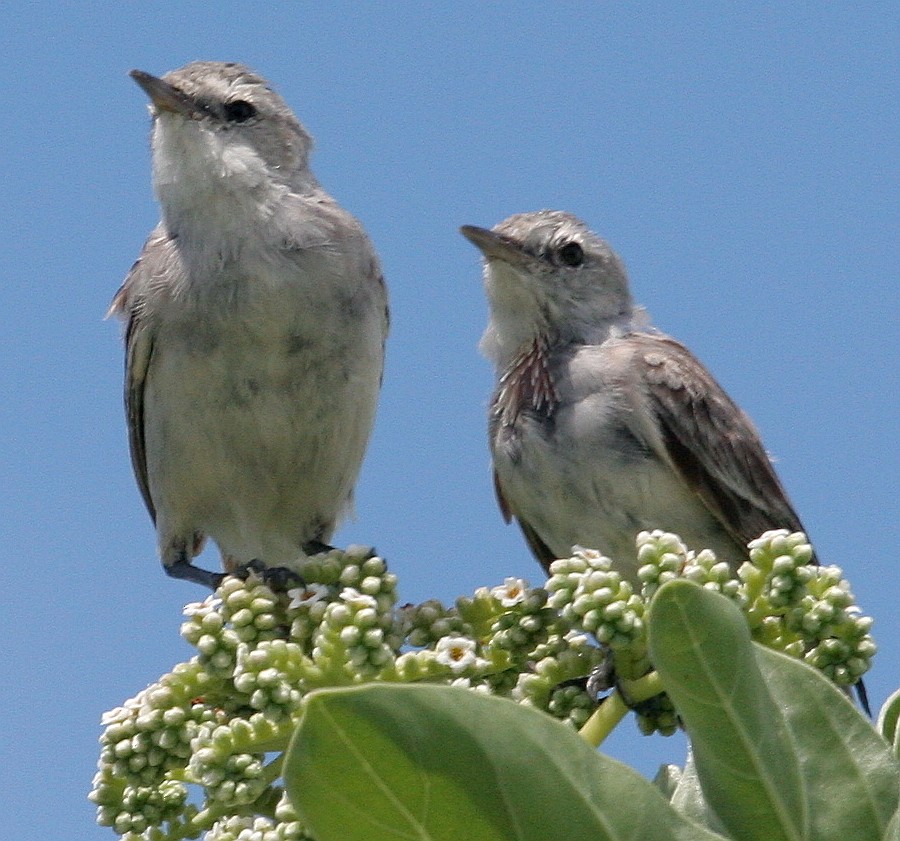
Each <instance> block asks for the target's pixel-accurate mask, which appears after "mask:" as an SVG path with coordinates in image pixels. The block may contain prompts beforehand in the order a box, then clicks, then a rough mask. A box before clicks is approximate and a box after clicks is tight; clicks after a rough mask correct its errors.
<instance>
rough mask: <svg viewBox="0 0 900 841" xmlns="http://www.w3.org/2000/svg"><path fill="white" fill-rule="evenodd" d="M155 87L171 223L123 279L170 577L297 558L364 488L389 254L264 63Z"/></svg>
mask: <svg viewBox="0 0 900 841" xmlns="http://www.w3.org/2000/svg"><path fill="white" fill-rule="evenodd" d="M131 76H132V78H133V79H134V80H135V81H136V82H137V83H138V84H139V85H140V86H141V88H143V89H144V91H145V92H146V93H147V95H148V96H149V97H150V101H151V105H150V112H151V115H152V118H153V125H152V133H151V146H152V155H153V183H154V188H155V192H156V195H157V197H158V199H159V203H160V205H161V210H162V220H161V221H160V223H159V225H157V227H156V228H155V229H154V230H153V232H152V233H151V234H150V237H149V239H148V240H147V242H146V244H145V245H144V249H143V251H142V252H141V255H140V257H139V258H138V260H137V262H136V263H135V264H134V266H133V267H132V268H131V271H130V272H129V273H128V276H127V277H126V279H125V283H124V284H123V285H122V287H121V289H120V290H119V291H118V293H117V294H116V296H115V298H114V300H113V303H112V306H111V308H110V313H111V314H115V315H117V316H120V317H121V318H122V319H124V320H125V323H126V331H125V336H126V339H125V341H126V373H125V405H126V413H127V418H128V434H129V443H130V449H131V460H132V464H133V466H134V472H135V476H136V478H137V483H138V486H139V487H140V490H141V494H142V495H143V498H144V502H145V503H146V505H147V508H148V510H149V511H150V515H151V517H152V518H153V520H154V522H155V524H156V531H157V538H158V544H159V553H160V557H161V559H162V562H163V566H164V568H165V570H166V572H167V573H168V574H169V575H172V576H174V577H176V578H185V579H189V580H192V581H196V582H199V583H202V584H205V585H208V586H216V584H217V583H218V581H220V580H221V577H222V575H221V573H214V572H210V571H207V570H203V569H199V568H197V567H195V566H194V565H193V563H192V559H193V558H194V557H195V556H196V555H197V554H198V553H199V552H200V550H201V548H202V546H203V542H204V540H205V538H206V537H207V536H209V537H211V538H212V539H213V540H214V541H215V542H216V544H217V545H218V547H219V549H220V551H221V554H222V561H223V565H224V569H225V570H226V571H234V570H236V569H237V568H239V567H240V566H242V565H244V564H247V563H249V562H255V563H256V564H262V565H263V566H266V567H279V566H281V565H283V564H285V563H286V562H289V561H291V560H295V559H297V558H298V557H300V556H301V553H303V552H304V551H306V550H309V551H314V550H315V549H316V548H321V544H322V543H324V542H325V541H327V540H329V539H330V537H331V535H332V533H333V532H334V529H335V526H336V524H337V523H338V521H339V520H340V518H341V517H342V515H344V514H345V513H347V512H348V510H349V508H350V507H351V503H352V495H353V488H354V485H355V483H356V479H357V475H358V473H359V469H360V465H361V463H362V459H363V455H364V452H365V448H366V444H367V441H368V438H369V434H370V432H371V429H372V423H373V418H374V415H375V407H376V403H377V399H378V392H379V388H380V384H381V376H382V369H383V361H384V342H385V338H386V335H387V326H388V315H387V295H386V291H385V285H384V281H383V278H382V275H381V269H380V267H379V263H378V258H377V256H376V254H375V251H374V250H373V248H372V244H371V243H370V242H369V239H368V237H367V236H366V234H365V232H364V231H363V229H362V227H361V226H360V224H359V222H357V220H356V219H354V218H353V217H352V216H351V215H350V214H349V213H347V212H346V211H344V210H342V209H341V208H340V207H339V206H338V204H337V203H336V202H335V201H334V199H332V198H331V197H330V196H329V195H328V194H327V193H325V192H324V191H323V190H322V188H321V187H320V186H319V184H318V182H317V181H316V179H315V177H314V176H313V174H312V173H311V172H310V170H309V166H308V158H309V154H310V150H311V148H312V139H311V137H310V135H309V134H308V133H307V132H306V130H305V129H304V128H303V126H302V125H300V123H299V122H298V121H297V119H296V117H295V116H294V115H293V113H292V112H291V110H290V109H289V108H288V106H287V105H286V104H285V102H284V100H282V98H281V97H280V96H279V95H278V94H277V93H275V92H274V91H273V90H272V89H271V88H270V87H269V85H268V83H267V82H266V81H265V79H263V78H261V77H260V76H258V75H256V74H255V73H253V72H252V71H251V70H249V69H248V68H246V67H244V66H242V65H240V64H231V63H223V62H212V61H198V62H194V63H192V64H188V65H187V66H185V67H182V68H181V69H180V70H175V71H172V72H171V73H167V74H166V75H165V76H163V77H162V78H157V77H155V76H151V75H150V74H148V73H144V72H142V71H139V70H134V71H132V72H131Z"/></svg>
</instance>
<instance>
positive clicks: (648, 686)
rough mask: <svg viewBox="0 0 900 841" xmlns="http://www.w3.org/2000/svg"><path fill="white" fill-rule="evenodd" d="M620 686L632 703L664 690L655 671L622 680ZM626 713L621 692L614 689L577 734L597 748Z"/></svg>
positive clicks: (644, 699)
mask: <svg viewBox="0 0 900 841" xmlns="http://www.w3.org/2000/svg"><path fill="white" fill-rule="evenodd" d="M622 688H623V689H624V690H625V692H626V694H627V695H628V699H629V701H630V702H631V703H633V704H636V703H639V702H641V701H646V700H647V699H648V698H652V697H653V696H654V695H659V694H660V693H661V692H663V691H664V687H663V684H662V681H661V680H660V677H659V675H658V674H657V673H656V672H649V673H648V674H646V675H644V676H643V677H642V678H638V679H637V680H629V681H623V682H622ZM627 713H628V706H627V705H626V703H625V701H624V700H622V695H621V693H620V692H619V691H618V690H614V691H613V692H611V693H610V694H609V695H608V696H607V697H606V698H605V699H604V701H603V703H602V704H600V706H599V707H597V709H596V711H595V712H594V714H593V715H592V716H591V717H590V718H589V719H588V720H587V721H586V722H585V723H584V726H583V727H582V728H581V730H579V731H578V734H579V735H580V736H581V738H583V739H584V740H585V741H586V742H587V743H588V744H589V745H591V747H594V748H599V747H600V745H602V744H603V742H604V740H605V739H606V737H607V736H609V734H610V733H612V731H613V730H614V729H615V727H616V725H617V724H618V723H619V722H620V721H621V720H622V719H623V718H625V715H626V714H627Z"/></svg>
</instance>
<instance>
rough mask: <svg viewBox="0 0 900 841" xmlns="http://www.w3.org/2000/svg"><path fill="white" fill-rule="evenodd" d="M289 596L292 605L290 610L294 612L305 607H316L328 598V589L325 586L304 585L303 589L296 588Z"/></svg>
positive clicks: (289, 607) (290, 591) (288, 592)
mask: <svg viewBox="0 0 900 841" xmlns="http://www.w3.org/2000/svg"><path fill="white" fill-rule="evenodd" d="M287 594H288V595H289V596H290V597H291V603H290V604H289V605H288V610H293V609H294V608H297V607H303V606H304V605H306V606H310V605H314V604H315V603H316V602H320V601H322V600H323V599H325V598H327V596H328V587H327V586H326V585H325V584H304V585H303V586H302V587H295V588H294V589H293V590H288V591H287Z"/></svg>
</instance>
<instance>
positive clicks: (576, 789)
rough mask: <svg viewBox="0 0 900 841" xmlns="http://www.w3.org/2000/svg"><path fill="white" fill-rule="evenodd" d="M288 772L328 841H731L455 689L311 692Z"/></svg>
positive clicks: (623, 776) (560, 739) (543, 725)
mask: <svg viewBox="0 0 900 841" xmlns="http://www.w3.org/2000/svg"><path fill="white" fill-rule="evenodd" d="M284 778H285V785H286V789H287V792H288V795H289V797H290V798H291V801H292V803H293V804H294V806H295V808H296V809H297V810H298V812H299V813H300V814H301V816H302V818H303V820H304V821H306V823H307V824H308V826H309V827H310V829H311V830H312V833H313V835H314V836H315V837H316V839H318V841H357V839H359V841H363V839H364V840H365V841H394V840H395V839H417V841H459V839H466V841H501V839H503V841H553V839H560V841H563V839H565V841H573V839H579V840H580V839H591V841H607V839H609V841H624V839H630V840H633V839H636V838H640V839H645V840H646V841H653V840H654V839H659V841H663V839H666V841H669V839H678V841H712V839H717V838H719V839H720V838H721V836H717V835H715V834H714V833H711V832H708V831H707V830H705V829H702V828H700V827H698V826H695V825H693V824H692V823H690V822H689V821H687V820H685V819H684V818H682V817H681V816H679V815H678V814H677V813H676V812H675V811H674V810H673V809H672V808H671V807H670V806H669V805H668V804H667V803H666V802H665V800H664V798H663V797H662V796H661V795H660V794H659V792H658V791H657V790H656V789H655V788H654V787H653V786H652V785H651V784H650V783H649V782H648V781H647V780H645V779H644V778H643V777H641V776H640V775H639V774H637V773H636V772H635V771H633V770H631V769H630V768H628V767H627V766H625V765H622V764H620V763H618V762H615V761H614V760H612V759H609V758H608V757H605V756H602V755H601V754H598V753H596V752H595V751H594V750H592V749H591V748H590V746H589V745H588V744H587V743H586V742H585V741H584V740H583V739H581V738H580V737H579V736H578V735H577V734H576V733H574V732H573V731H572V730H570V729H569V728H567V727H566V726H564V725H563V724H561V723H560V722H557V721H554V720H553V719H552V718H550V717H549V716H547V715H545V714H544V713H540V712H538V711H536V710H532V709H527V708H525V707H522V706H519V705H517V704H514V703H513V702H511V701H509V700H505V699H501V698H496V697H491V696H486V695H482V694H480V693H475V692H472V691H471V690H467V689H461V688H455V687H447V686H425V685H418V686H416V685H399V684H394V685H391V684H370V685H367V686H362V687H355V688H350V689H346V688H345V689H335V690H322V691H319V692H314V693H312V694H310V695H309V696H308V698H307V702H306V707H305V711H304V715H303V718H302V720H301V722H300V725H299V727H298V729H297V732H296V733H295V735H294V738H293V740H292V743H291V746H290V748H289V751H288V754H287V756H286V760H285V767H284Z"/></svg>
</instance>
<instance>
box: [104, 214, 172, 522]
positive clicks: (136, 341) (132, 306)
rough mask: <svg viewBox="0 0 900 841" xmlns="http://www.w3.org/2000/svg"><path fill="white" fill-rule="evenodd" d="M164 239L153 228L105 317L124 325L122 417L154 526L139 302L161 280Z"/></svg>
mask: <svg viewBox="0 0 900 841" xmlns="http://www.w3.org/2000/svg"><path fill="white" fill-rule="evenodd" d="M169 245H170V241H169V239H168V237H167V236H166V235H165V234H164V233H163V232H162V230H161V229H160V228H157V229H156V230H155V231H154V232H153V233H152V234H151V235H150V238H149V239H148V240H147V242H146V244H145V245H144V248H143V251H142V252H141V256H140V257H138V259H137V260H136V261H135V263H134V265H133V266H132V267H131V271H129V272H128V275H127V276H126V278H125V282H124V283H123V284H122V286H121V287H120V288H119V291H118V292H117V293H116V295H115V297H114V298H113V300H112V304H111V305H110V308H109V312H108V313H107V315H115V316H118V317H119V318H121V319H123V320H124V321H125V417H126V419H127V422H128V446H129V449H130V451H131V465H132V468H133V469H134V476H135V479H136V480H137V484H138V487H139V488H140V491H141V496H142V497H143V498H144V504H145V505H146V506H147V510H148V511H149V512H150V517H151V518H152V519H153V521H154V523H155V522H156V507H155V506H154V504H153V499H152V497H151V496H150V485H149V483H148V480H147V450H146V445H145V440H144V386H145V384H146V378H147V370H148V368H149V367H150V360H151V358H152V356H153V338H154V334H153V331H152V329H150V326H149V325H148V324H145V323H144V321H145V319H144V318H142V311H143V298H144V295H146V293H147V292H148V291H149V289H150V288H151V286H152V284H153V281H154V278H155V277H161V276H163V273H162V272H161V271H159V270H160V268H161V266H160V263H161V262H162V261H163V260H165V259H166V258H167V256H169V255H168V254H167V252H168V251H169V248H168V246H169Z"/></svg>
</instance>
